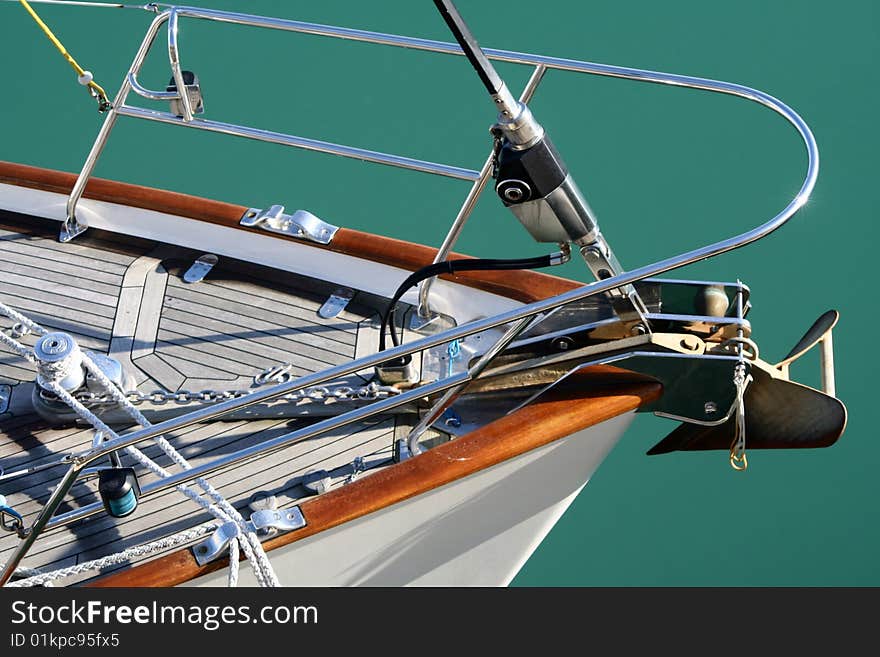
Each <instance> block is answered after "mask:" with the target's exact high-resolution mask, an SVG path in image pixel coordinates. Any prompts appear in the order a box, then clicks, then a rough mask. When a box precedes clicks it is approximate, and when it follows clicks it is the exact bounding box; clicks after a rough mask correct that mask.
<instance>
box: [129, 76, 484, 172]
mask: <svg viewBox="0 0 880 657" xmlns="http://www.w3.org/2000/svg"><path fill="white" fill-rule="evenodd" d="M184 96H186V94H185V93H184V94H182V97H184ZM116 113H117V114H119V115H120V116H131V117H135V118H139V119H147V120H148V121H158V122H159V123H168V124H170V125H183V126H186V127H188V128H196V129H198V130H206V131H208V132H218V133H220V134H224V135H232V136H234V137H246V138H248V139H254V140H256V141H265V142H269V143H272V144H282V145H284V146H293V147H294V148H300V149H303V150H307V151H316V152H319V153H329V154H330V155H339V156H341V157H348V158H353V159H355V160H364V161H366V162H374V163H376V164H387V165H389V166H393V167H399V168H402V169H410V170H412V171H422V172H424V173H433V174H436V175H438V176H446V177H448V178H457V179H459V180H477V179H478V178H479V176H480V172H479V171H474V170H473V169H465V168H463V167H456V166H451V165H448V164H437V163H435V162H428V161H426V160H417V159H415V158H412V157H405V156H403V155H393V154H389V153H382V152H381V151H371V150H367V149H366V148H357V147H356V146H346V145H344V144H334V143H332V142H328V141H320V140H318V139H309V138H308V137H298V136H296V135H288V134H284V133H283V132H273V131H271V130H262V129H260V128H249V127H246V126H240V125H235V124H232V123H223V122H222V121H211V120H209V119H193V120H192V121H190V122H188V123H187V122H186V121H184V120H183V119H182V118H180V117H179V116H175V115H174V114H171V113H170V112H157V111H155V110H148V109H143V108H141V107H132V106H131V105H124V106H122V107H120V108H118V109H117V110H116Z"/></svg>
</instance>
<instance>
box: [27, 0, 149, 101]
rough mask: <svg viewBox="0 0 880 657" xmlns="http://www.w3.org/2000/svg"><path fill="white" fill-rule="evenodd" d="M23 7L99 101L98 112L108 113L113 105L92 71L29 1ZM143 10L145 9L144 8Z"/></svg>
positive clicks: (79, 79) (78, 80) (79, 80)
mask: <svg viewBox="0 0 880 657" xmlns="http://www.w3.org/2000/svg"><path fill="white" fill-rule="evenodd" d="M19 3H21V6H22V7H24V8H25V10H26V11H27V12H28V13H29V14H30V16H31V18H33V19H34V22H35V23H36V24H37V26H38V27H39V28H40V29H41V30H42V31H43V33H44V34H45V35H46V37H47V38H48V39H49V41H51V42H52V44H53V45H54V46H55V47H56V48H57V49H58V52H60V53H61V56H62V57H64V59H65V60H67V63H68V64H70V67H71V68H72V69H73V70H74V72H76V76H77V78H76V79H77V82H79V83H80V84H81V85H83V86H84V87H86V88H87V89H88V91H89V95H91V96H92V98H94V99H95V100H96V101H98V111H99V112H106V111H107V110H109V109H110V108H111V107H112V106H113V105H112V104H111V103H110V100H109V99H108V98H107V92H105V91H104V88H103V87H102V86H101V85H99V84H98V83H97V82H95V80H94V77H93V76H92V73H91V71H87V70H85V69H84V68H83V67H82V66H80V65H79V63H78V62H77V61H76V60H75V59H74V58H73V55H71V54H70V53H69V52H68V51H67V48H65V47H64V44H63V43H61V41H60V40H59V39H58V37H57V36H55V34H54V33H53V32H52V30H51V29H49V26H48V25H46V23H44V22H43V19H42V18H40V16H39V14H37V12H36V11H35V10H34V8H33V7H31V5H30V3H29V2H28V1H27V0H19ZM82 4H92V3H82ZM97 6H110V7H122V8H125V5H115V4H113V5H97ZM142 8H143V7H142Z"/></svg>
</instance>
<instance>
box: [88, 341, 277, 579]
mask: <svg viewBox="0 0 880 657" xmlns="http://www.w3.org/2000/svg"><path fill="white" fill-rule="evenodd" d="M82 362H83V365H85V368H86V369H87V370H88V371H89V372H90V373H91V374H92V376H94V377H95V379H96V380H97V381H98V382H99V383H100V384H101V386H102V387H103V388H104V390H105V391H106V392H107V393H108V394H109V395H110V396H111V397H112V398H113V400H114V401H116V402H117V403H118V404H119V405H120V406H121V407H122V408H123V410H125V411H126V412H127V413H128V414H129V416H130V417H131V418H132V419H133V420H134V421H135V422H137V423H138V424H140V425H141V426H142V427H145V428H146V427H151V426H152V424H151V423H150V421H149V420H147V418H146V417H144V415H143V413H141V412H140V411H139V410H138V409H137V408H136V407H135V405H134V404H132V403H131V402H130V401H129V400H128V398H127V397H126V396H125V395H124V394H123V393H122V391H121V390H120V389H119V388H118V387H117V386H116V385H115V384H114V383H113V382H112V381H110V379H108V378H107V376H106V375H105V374H104V372H103V371H101V368H99V367H98V366H97V365H96V364H95V362H94V361H93V360H92V359H91V358H90V357H89V355H88V354H87V353H84V354H83V358H82ZM154 441H155V442H156V444H157V445H159V448H160V449H161V450H162V451H163V452H164V453H165V454H166V455H167V456H168V457H169V458H171V460H173V461H174V462H175V463H176V464H177V465H179V466H180V467H181V468H183V469H184V470H190V469H192V466H191V465H190V464H189V462H188V461H187V460H186V459H185V458H184V457H183V456H182V455H181V454H180V452H178V451H177V450H176V449H174V447H173V446H172V445H171V443H169V442H168V441H167V440H165V438H164V437H162V436H156V437H155V438H154ZM164 476H166V477H167V476H168V475H167V474H166V475H164ZM196 482H197V483H198V484H199V486H200V487H201V488H202V489H203V490H204V491H205V493H206V494H207V495H208V496H209V497H210V498H211V499H212V500H214V502H215V503H216V504H217V505H219V507H220V508H221V509H222V510H223V511H224V512H225V515H227V516H228V517H227V518H226V519H227V520H230V519H231V520H233V521H234V522H235V523H236V524H237V525H238V527H239V529H240V530H242V532H243V535H239V536H238V537H237V539H238V541H239V542H241V547H242V549H243V550H244V553H245V556H246V557H247V558H248V561H250V562H251V565H252V566H253V567H254V575H255V576H256V578H257V581H258V582H259V583H260V585H261V586H280V585H281V583H280V582H279V581H278V577H277V575H276V574H275V572H274V569H273V568H272V564H271V563H270V562H269V558H268V556H266V551H265V550H264V549H263V544H262V543H261V542H260V539H259V538H258V537H257V535H256V533H254V532H252V531H247V526H246V521H245V519H244V518H243V517H242V515H241V514H240V513H239V512H238V510H237V509H236V508H235V507H234V506H232V505H231V504H230V503H229V502H228V501H227V500H226V499H225V498H224V497H223V496H222V495H221V494H220V493H219V492H218V491H217V490H216V489H215V488H214V487H213V486H212V485H211V484H209V483H208V481H207V480H206V479H204V478H203V477H199V478H198V479H196ZM232 542H233V541H230V544H231V543H232ZM230 556H231V554H230ZM236 556H237V555H236ZM233 561H234V563H235V564H236V565H235V566H232V563H233ZM229 563H230V568H237V566H238V561H237V559H236V560H233V559H231V558H230V562H229ZM230 579H233V578H232V576H231V575H230ZM234 579H235V580H237V574H236V577H235V578H234Z"/></svg>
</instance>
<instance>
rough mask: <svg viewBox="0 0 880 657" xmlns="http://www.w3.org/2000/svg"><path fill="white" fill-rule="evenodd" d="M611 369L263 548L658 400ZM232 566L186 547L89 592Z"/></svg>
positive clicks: (359, 493)
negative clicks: (203, 560) (201, 559)
mask: <svg viewBox="0 0 880 657" xmlns="http://www.w3.org/2000/svg"><path fill="white" fill-rule="evenodd" d="M610 369H613V368H597V369H594V370H592V371H587V372H586V373H585V374H584V375H583V376H580V377H578V378H579V381H573V382H571V383H570V384H569V385H568V386H567V387H566V388H565V389H561V390H558V391H555V392H553V393H550V394H548V395H547V396H546V397H545V398H542V399H539V400H537V401H536V402H534V403H532V404H530V405H528V406H526V407H525V408H522V409H520V410H519V411H517V412H515V413H512V414H511V415H508V416H505V417H502V418H500V419H498V420H496V421H494V422H492V423H490V424H488V425H486V426H484V427H482V428H480V429H477V430H475V431H473V432H471V433H469V434H467V435H465V436H462V437H461V438H458V439H456V440H453V441H451V442H448V443H444V444H442V445H439V446H438V447H435V448H433V449H431V450H428V451H427V452H424V453H423V454H420V455H419V456H416V457H414V458H411V459H408V460H406V461H403V462H402V463H397V464H395V465H393V466H391V467H389V468H387V469H385V470H381V471H379V472H376V473H374V474H371V475H370V476H369V477H363V478H361V479H358V480H356V481H354V482H352V483H351V484H347V485H345V486H342V487H341V488H337V489H334V490H332V491H330V492H328V493H325V494H324V495H321V496H320V497H316V498H313V499H309V500H307V501H305V502H303V503H302V504H301V505H300V509H301V510H302V513H303V516H304V517H305V519H306V522H307V523H308V524H307V525H306V526H305V527H303V528H302V529H299V530H296V531H293V532H289V533H287V534H284V535H281V536H278V537H277V538H273V539H271V540H269V541H267V542H266V543H264V546H265V548H266V550H267V551H271V550H273V549H277V548H279V547H282V546H284V545H288V544H290V543H293V542H295V541H299V540H302V539H304V538H306V537H308V536H313V535H315V534H318V533H320V532H322V531H326V530H328V529H330V528H332V527H336V526H338V525H341V524H343V523H345V522H348V521H350V520H354V519H356V518H360V517H362V516H366V515H368V514H370V513H373V512H375V511H378V510H380V509H384V508H386V507H389V506H391V505H392V504H395V503H397V502H402V501H403V500H406V499H408V498H411V497H414V496H416V495H419V494H422V493H425V492H427V491H430V490H433V489H435V488H438V487H440V486H443V485H445V484H448V483H451V482H453V481H455V480H457V479H460V478H462V477H467V476H468V475H471V474H474V473H475V472H479V471H481V470H484V469H485V468H488V467H491V466H493V465H495V464H497V463H501V462H502V461H506V460H508V459H511V458H514V457H516V456H519V455H520V454H524V453H526V452H529V451H531V450H533V449H536V448H538V447H541V446H542V445H546V444H548V443H551V442H554V441H556V440H560V439H562V438H564V437H565V436H568V435H571V434H572V433H575V432H577V431H580V430H582V429H586V428H587V427H591V426H593V425H596V424H599V423H601V422H604V421H605V420H610V419H611V418H614V417H617V416H618V415H622V414H623V413H627V412H629V411H633V410H635V409H637V408H639V407H640V406H642V405H643V404H646V403H649V402H651V401H653V400H655V399H656V398H657V397H659V396H660V393H661V386H660V384H658V383H654V382H650V381H647V380H645V379H644V378H640V377H638V376H637V375H630V374H629V373H625V372H623V371H621V370H617V372H616V374H614V373H612V376H610V377H608V376H606V375H607V374H608V373H609V370H610ZM575 378H576V377H571V379H575ZM609 381H611V382H612V383H610V384H609V383H608V382H609ZM227 565H228V559H219V560H217V561H215V562H212V563H210V564H207V565H205V566H199V565H198V564H197V563H196V560H195V558H194V557H193V556H192V552H191V551H190V550H189V549H181V550H177V551H175V552H172V553H170V554H167V555H164V556H162V557H159V558H158V559H155V560H154V561H149V562H146V563H143V564H140V565H137V566H134V567H133V568H130V569H128V570H123V571H118V572H115V573H111V574H109V575H106V576H103V577H99V578H98V579H96V580H93V581H92V582H91V583H89V584H88V586H94V587H126V586H132V587H143V586H175V585H177V584H182V583H184V582H188V581H190V580H193V579H195V578H197V577H199V576H201V575H204V574H206V573H209V572H212V571H215V570H217V569H219V568H223V567H224V566H227Z"/></svg>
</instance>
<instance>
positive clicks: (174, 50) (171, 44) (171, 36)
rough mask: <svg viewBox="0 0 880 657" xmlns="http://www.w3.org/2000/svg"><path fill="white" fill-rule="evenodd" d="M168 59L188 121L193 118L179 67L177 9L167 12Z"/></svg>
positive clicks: (186, 120)
mask: <svg viewBox="0 0 880 657" xmlns="http://www.w3.org/2000/svg"><path fill="white" fill-rule="evenodd" d="M168 61H169V63H170V64H171V75H172V76H173V77H174V84H175V85H177V93H178V94H179V95H180V106H181V109H182V110H183V117H182V118H183V120H184V122H185V123H189V122H190V121H192V120H193V111H192V103H191V102H190V100H189V94H188V93H187V92H186V82H185V81H184V79H183V71H182V70H181V68H180V49H179V48H178V46H177V9H171V10H170V11H169V12H168Z"/></svg>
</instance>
